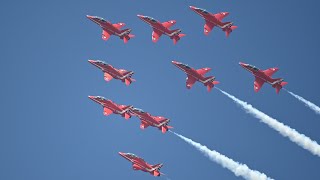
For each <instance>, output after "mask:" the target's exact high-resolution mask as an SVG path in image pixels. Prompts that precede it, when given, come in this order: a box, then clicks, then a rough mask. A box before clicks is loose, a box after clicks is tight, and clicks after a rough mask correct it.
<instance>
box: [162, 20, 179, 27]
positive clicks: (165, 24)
mask: <svg viewBox="0 0 320 180" xmlns="http://www.w3.org/2000/svg"><path fill="white" fill-rule="evenodd" d="M175 24H176V21H175V20H170V21H167V22H164V23H162V25H163V26H164V27H165V28H168V29H169V28H170V27H171V26H173V25H175Z"/></svg>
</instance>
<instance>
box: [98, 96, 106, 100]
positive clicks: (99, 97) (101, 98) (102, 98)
mask: <svg viewBox="0 0 320 180" xmlns="http://www.w3.org/2000/svg"><path fill="white" fill-rule="evenodd" d="M96 98H97V99H100V100H106V98H104V97H102V96H96Z"/></svg>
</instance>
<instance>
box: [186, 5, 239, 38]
mask: <svg viewBox="0 0 320 180" xmlns="http://www.w3.org/2000/svg"><path fill="white" fill-rule="evenodd" d="M190 9H191V10H192V11H194V12H195V13H197V14H198V15H200V16H201V17H202V18H203V19H204V20H205V24H204V31H203V32H204V34H205V35H208V34H209V33H210V32H211V30H212V29H213V28H214V27H215V26H217V27H219V28H221V29H222V31H224V32H226V36H227V37H228V36H229V35H230V33H231V32H232V31H233V30H234V29H236V28H237V26H234V25H233V22H222V20H223V18H225V17H226V16H228V15H229V13H228V12H221V13H217V14H212V13H209V12H208V11H207V10H205V9H201V8H197V7H194V6H190Z"/></svg>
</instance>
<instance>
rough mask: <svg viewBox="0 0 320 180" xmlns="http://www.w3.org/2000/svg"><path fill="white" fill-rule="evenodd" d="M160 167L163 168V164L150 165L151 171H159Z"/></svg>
mask: <svg viewBox="0 0 320 180" xmlns="http://www.w3.org/2000/svg"><path fill="white" fill-rule="evenodd" d="M162 166H163V164H155V165H152V169H154V170H160V169H161V167H162Z"/></svg>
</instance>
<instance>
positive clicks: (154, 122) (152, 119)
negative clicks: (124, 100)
mask: <svg viewBox="0 0 320 180" xmlns="http://www.w3.org/2000/svg"><path fill="white" fill-rule="evenodd" d="M130 112H131V115H133V116H137V117H138V118H139V119H140V120H141V124H140V128H141V129H145V128H147V127H149V126H153V127H156V128H158V129H159V130H161V131H162V133H166V132H167V131H168V130H169V129H171V128H173V127H171V126H169V125H168V124H169V122H170V119H167V118H165V117H161V116H152V115H151V114H149V113H147V112H145V111H143V110H142V109H138V108H131V109H130Z"/></svg>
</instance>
